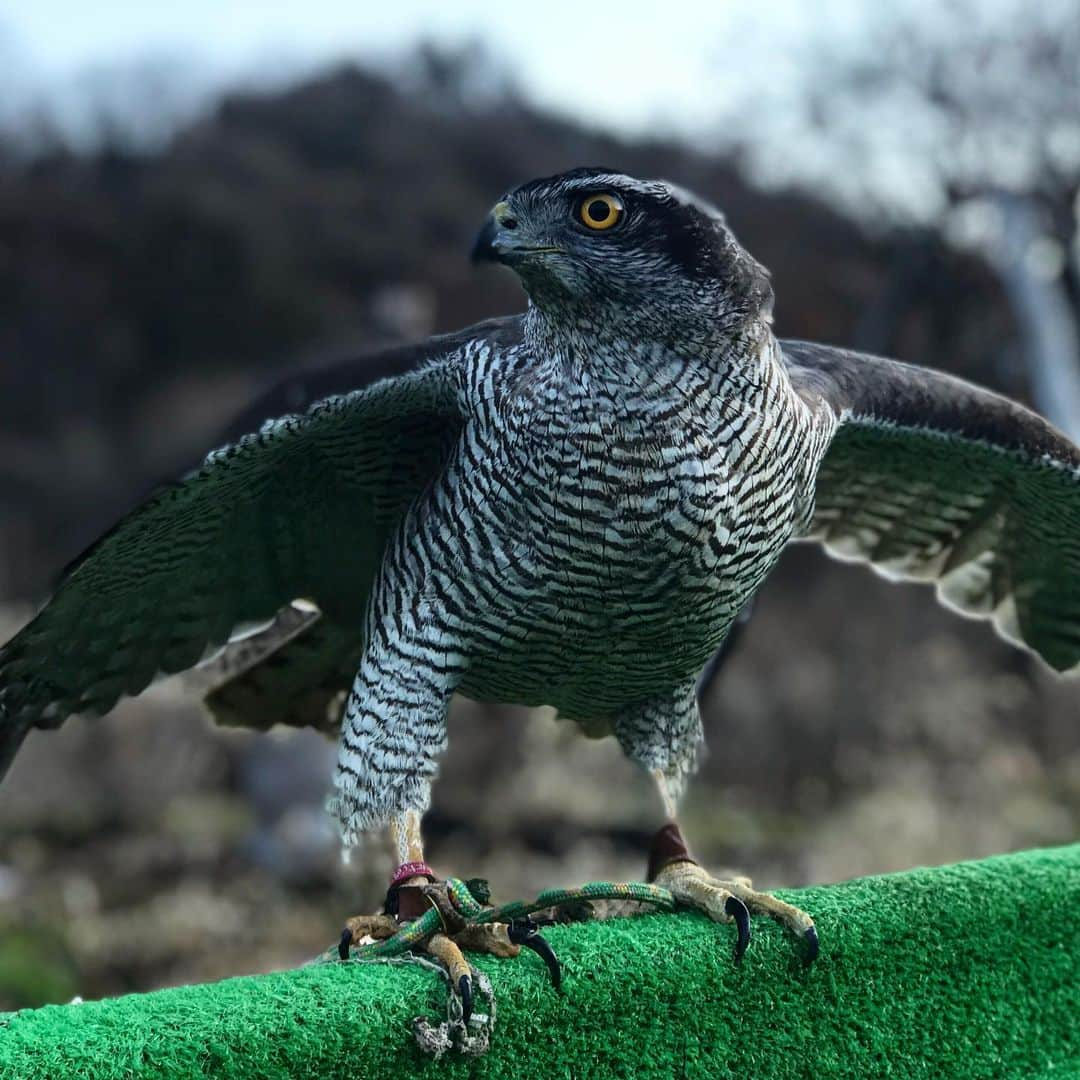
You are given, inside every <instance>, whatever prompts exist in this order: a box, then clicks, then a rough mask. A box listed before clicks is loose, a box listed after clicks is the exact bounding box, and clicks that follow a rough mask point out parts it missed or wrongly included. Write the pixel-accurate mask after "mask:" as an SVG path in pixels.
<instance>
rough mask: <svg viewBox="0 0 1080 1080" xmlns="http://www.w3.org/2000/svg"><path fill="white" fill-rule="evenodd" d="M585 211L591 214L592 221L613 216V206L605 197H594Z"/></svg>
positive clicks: (603, 219) (604, 219)
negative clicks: (605, 200)
mask: <svg viewBox="0 0 1080 1080" xmlns="http://www.w3.org/2000/svg"><path fill="white" fill-rule="evenodd" d="M585 213H586V214H588V215H589V220H590V221H607V219H608V218H609V217H611V207H610V206H609V205H608V204H607V203H606V202H604V200H603V199H593V200H592V202H590V203H589V205H588V206H586V207H585Z"/></svg>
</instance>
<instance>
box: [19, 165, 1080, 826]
mask: <svg viewBox="0 0 1080 1080" xmlns="http://www.w3.org/2000/svg"><path fill="white" fill-rule="evenodd" d="M595 193H607V194H610V196H611V198H613V199H615V200H616V201H615V202H614V203H613V204H612V205H613V206H615V207H616V208H617V212H616V211H612V213H613V214H615V221H614V224H613V225H612V226H611V227H610V228H608V227H607V226H605V227H604V229H603V230H602V231H597V230H595V229H593V228H592V227H591V226H590V225H589V224H588V222H586V221H585V220H584V219H583V217H582V214H583V213H584V209H585V204H586V201H587V200H588V199H589V198H591V197H592V196H593V195H594V194H595ZM598 212H600V211H598ZM608 224H609V225H611V222H610V221H609V222H608ZM480 253H481V254H486V255H488V256H490V257H496V258H498V259H499V260H500V261H503V262H506V263H508V264H509V265H511V266H512V267H513V268H514V269H515V270H516V271H517V273H518V274H519V276H520V277H521V280H522V282H523V284H524V285H525V288H526V290H527V292H528V293H529V296H530V300H531V303H530V306H529V309H528V311H527V313H526V314H525V315H524V316H521V317H512V318H507V319H501V320H493V321H491V322H488V323H485V324H481V325H479V326H477V327H473V328H470V329H468V330H465V331H462V332H460V333H458V334H454V335H449V336H447V337H444V338H435V339H432V340H431V341H429V342H427V343H425V344H424V345H423V346H420V347H417V348H414V349H411V350H410V349H406V350H394V351H391V352H387V353H384V354H382V355H381V356H380V357H379V358H377V360H376V365H377V368H378V370H379V371H380V373H387V374H389V375H390V377H388V378H383V379H380V380H378V381H375V382H372V383H370V385H367V386H363V387H361V388H358V389H356V390H355V391H353V392H352V393H347V394H337V395H333V396H330V397H327V398H324V399H322V400H321V401H318V402H317V403H316V404H315V405H313V406H312V407H311V409H310V410H308V411H306V412H304V413H302V414H293V415H287V416H284V417H282V418H281V419H278V420H274V421H271V422H269V423H267V424H266V425H264V426H263V427H262V428H261V430H259V431H258V432H257V433H255V434H252V435H247V436H244V437H242V438H240V439H239V440H238V441H236V442H233V443H232V444H230V445H228V446H226V447H225V448H223V449H222V450H219V451H216V452H215V453H213V454H211V455H210V456H209V457H208V458H207V460H206V463H205V464H204V466H203V467H202V468H201V469H200V470H198V471H197V472H195V473H193V474H191V475H189V476H188V477H186V478H185V479H184V480H183V481H181V482H180V483H179V484H178V485H176V486H174V487H172V488H169V489H166V490H165V491H163V492H162V493H161V494H159V495H158V496H156V497H155V498H154V499H152V500H151V501H150V502H149V503H147V504H145V505H144V506H142V507H140V508H139V509H138V510H136V511H135V512H134V513H133V514H131V515H130V516H129V517H128V518H125V519H124V520H123V521H122V522H121V523H120V524H119V525H118V526H117V527H116V528H115V529H114V530H113V531H112V532H111V533H109V534H108V535H107V536H106V537H104V538H103V539H102V540H101V541H100V542H99V543H98V544H97V545H96V546H95V547H94V548H93V549H91V551H90V552H88V553H87V555H86V556H84V557H83V558H82V559H81V560H80V561H79V562H78V563H77V564H76V565H75V567H74V568H73V569H72V570H71V571H70V573H69V574H68V576H67V577H66V579H65V581H64V583H63V584H62V585H61V587H60V589H59V590H58V591H57V594H56V595H55V596H54V597H53V599H52V600H51V601H50V603H49V604H48V605H47V606H46V607H45V609H44V610H43V611H42V613H41V614H40V615H39V616H38V617H37V618H36V619H35V620H34V621H33V622H32V623H31V624H30V625H29V626H28V627H26V628H25V629H24V630H23V631H22V632H21V633H20V634H19V635H17V636H16V637H15V638H14V639H13V640H12V641H11V642H9V643H8V645H7V646H5V647H4V649H3V650H2V651H0V709H2V710H3V715H2V717H0V765H6V763H7V761H9V760H10V758H11V756H12V755H13V754H14V752H15V749H16V748H17V746H18V744H19V742H20V741H21V739H22V737H23V735H24V734H25V732H26V731H27V730H29V728H30V727H31V726H34V725H37V726H53V725H55V724H57V723H59V722H61V721H62V720H63V719H64V718H65V717H66V716H67V715H69V714H71V713H73V712H92V713H101V712H105V711H108V709H110V708H111V707H112V706H113V704H115V702H116V701H117V699H118V698H119V697H120V696H122V695H123V694H129V693H137V692H138V691H139V690H141V689H142V688H143V687H144V686H145V685H146V684H147V683H148V682H149V681H150V679H151V678H153V676H154V675H155V674H157V673H159V672H171V671H177V670H182V669H184V668H187V667H190V666H191V665H193V664H194V663H196V661H198V660H199V658H200V657H202V656H204V655H206V654H207V652H208V651H210V650H212V649H214V648H215V647H219V646H221V645H222V644H223V643H225V642H226V641H227V639H228V638H229V635H230V633H232V632H233V631H234V629H235V628H236V627H237V626H238V625H240V624H242V623H250V622H258V621H266V620H271V619H274V618H275V616H276V617H277V621H276V623H275V624H274V626H272V627H271V628H270V629H265V630H263V631H261V632H260V633H259V634H256V635H255V636H254V637H252V638H250V639H248V640H247V641H246V642H244V643H242V644H233V645H228V646H227V647H226V651H225V653H224V657H223V659H222V660H219V661H218V663H219V665H220V666H221V671H222V673H223V674H224V681H223V682H222V684H221V685H219V686H218V687H217V688H216V689H215V691H214V692H213V693H212V694H211V697H210V704H211V707H212V708H213V709H214V710H215V711H216V712H217V713H218V714H219V715H220V716H222V717H223V718H226V719H229V720H231V721H233V722H236V721H239V722H250V723H253V724H254V725H255V726H266V725H267V723H269V722H274V721H284V722H290V723H307V722H310V723H315V724H316V726H324V727H325V726H327V715H328V709H332V708H334V707H335V705H336V704H337V702H339V701H340V700H341V699H342V697H344V701H345V704H344V709H343V713H342V724H341V741H340V750H339V763H338V772H337V775H336V777H335V787H336V796H335V800H334V806H335V809H336V812H337V815H338V818H339V820H340V822H341V826H342V832H343V836H344V838H345V840H346V842H348V843H352V842H354V841H355V840H356V838H357V836H358V835H359V834H360V833H361V832H363V831H364V830H366V829H370V828H372V827H374V826H376V825H378V824H380V823H382V822H384V821H386V820H388V819H390V818H393V817H396V816H398V815H401V814H402V813H404V812H405V811H408V810H423V809H425V808H426V806H427V804H428V799H429V788H430V782H431V779H432V778H433V776H434V775H435V771H436V766H437V759H438V756H439V754H440V753H441V751H442V750H443V748H444V746H445V742H446V731H445V714H446V708H447V704H448V701H449V698H450V696H451V694H452V693H453V692H455V691H461V692H463V693H465V694H468V695H470V696H473V697H477V698H482V699H492V700H502V701H512V702H518V703H523V704H548V705H554V706H555V707H557V708H558V709H559V711H560V712H561V713H562V714H563V715H565V716H567V717H569V718H571V719H573V720H576V721H577V722H578V723H580V724H581V726H582V727H583V728H584V729H585V730H586V731H587V732H589V733H590V734H594V735H601V734H607V733H613V734H614V735H615V737H616V738H617V739H618V740H619V742H620V744H621V745H622V747H623V748H624V750H625V751H626V752H627V753H628V754H629V755H630V756H631V757H632V758H634V759H635V760H637V761H638V762H640V763H641V764H642V765H643V766H645V767H647V768H649V769H652V770H654V771H658V772H660V773H662V774H663V775H664V776H666V778H667V782H668V787H669V789H670V790H671V791H672V793H674V794H676V795H677V794H678V792H679V791H680V790H681V788H682V786H683V784H684V782H685V780H686V778H687V776H688V775H689V774H690V773H691V772H692V771H693V767H694V764H695V760H696V756H697V753H698V749H699V747H700V742H701V723H700V718H699V715H698V711H697V704H696V697H695V693H694V687H695V681H696V679H697V677H698V675H699V674H700V672H701V669H702V667H703V666H704V665H705V663H706V661H707V660H708V658H709V657H710V655H712V654H713V653H714V652H715V650H716V649H717V647H718V646H719V645H720V644H721V643H722V642H723V640H724V637H725V635H726V633H727V632H728V629H729V627H730V626H731V624H732V621H733V620H734V619H735V617H736V615H737V614H738V612H739V610H740V609H741V608H742V607H743V606H744V604H745V603H746V602H747V601H748V599H749V598H750V597H751V596H752V595H753V593H754V591H755V590H756V589H757V587H758V585H759V584H760V583H761V581H762V580H763V578H764V577H765V576H766V575H767V573H768V572H769V570H770V569H771V568H772V566H773V565H774V563H775V561H776V559H777V558H778V557H779V554H780V552H781V551H782V550H783V548H784V546H785V545H786V544H787V543H788V542H789V541H791V540H796V539H800V538H805V537H810V538H814V539H818V540H821V541H823V542H824V543H825V544H826V546H827V547H829V548H830V550H833V551H834V552H836V553H839V554H840V555H842V556H844V557H849V558H857V559H861V560H863V561H868V562H871V563H873V564H874V565H875V566H877V567H879V568H880V569H881V570H882V571H883V572H886V573H889V574H892V575H894V576H902V577H912V578H916V579H933V580H938V582H939V590H940V592H941V595H942V598H943V599H944V600H946V601H947V602H949V603H951V604H953V605H954V606H957V607H959V608H960V609H962V610H963V611H965V612H967V613H969V614H975V615H979V616H983V617H991V618H993V620H994V622H995V625H996V626H997V627H998V628H999V630H1001V631H1002V632H1003V633H1005V634H1006V635H1007V636H1009V637H1010V638H1012V639H1013V640H1016V641H1018V642H1020V643H1022V644H1025V645H1026V646H1028V647H1030V648H1032V649H1033V650H1035V651H1036V652H1037V653H1039V654H1040V655H1041V656H1042V657H1043V658H1044V659H1045V660H1046V661H1047V662H1048V663H1050V664H1051V665H1053V666H1054V667H1056V668H1058V669H1059V670H1064V669H1068V668H1071V667H1074V666H1075V665H1076V664H1077V663H1080V618H1078V615H1080V585H1078V584H1077V583H1078V581H1080V574H1078V571H1080V546H1078V544H1077V542H1075V541H1074V540H1073V536H1074V535H1075V533H1076V524H1077V519H1078V518H1080V486H1078V479H1077V476H1078V472H1077V470H1078V469H1080V453H1078V451H1077V450H1076V448H1075V447H1074V446H1073V445H1072V444H1071V443H1069V442H1068V441H1067V440H1066V439H1065V438H1064V437H1063V436H1061V435H1060V434H1059V433H1057V432H1056V431H1054V430H1053V429H1052V428H1050V427H1049V425H1047V424H1046V423H1045V422H1043V421H1042V420H1040V419H1039V418H1038V417H1036V416H1035V415H1034V414H1032V413H1030V412H1029V411H1027V410H1025V409H1023V408H1021V407H1020V406H1018V405H1015V404H1013V403H1011V402H1008V401H1006V400H1004V399H1002V398H1000V397H997V396H996V395H993V394H991V393H989V392H988V391H984V390H980V389H978V388H975V387H972V386H969V385H968V384H965V383H962V382H960V381H959V380H956V379H951V378H949V377H947V376H944V375H938V374H936V373H933V372H928V371H925V370H923V369H917V368H912V367H909V366H906V365H901V364H896V363H894V362H892V361H887V360H880V359H876V358H872V357H865V356H860V355H858V354H854V353H847V352H843V351H841V350H835V349H828V348H825V347H822V346H816V345H809V344H805V343H795V342H787V343H782V342H779V341H777V340H776V339H775V338H774V336H773V334H772V332H771V329H770V321H771V304H772V292H771V288H770V286H769V281H768V275H767V273H766V272H765V271H764V269H763V268H762V267H760V266H759V265H758V264H757V263H756V262H755V261H754V260H753V259H752V258H751V257H750V256H749V255H748V254H747V253H746V252H745V251H743V249H742V248H741V247H739V245H738V244H737V242H736V241H735V238H734V236H733V235H732V234H731V232H730V230H729V229H728V228H727V227H726V225H725V223H724V221H723V219H722V217H721V216H720V215H719V214H718V213H717V212H716V211H715V210H714V209H713V208H711V207H709V206H708V205H707V204H704V203H702V202H700V201H699V200H697V199H695V198H694V197H693V196H690V195H688V194H687V193H685V192H683V191H681V190H679V189H677V188H674V187H672V186H670V185H666V184H663V183H660V182H641V181H637V180H633V179H631V178H629V177H625V176H620V175H618V174H613V173H609V172H607V171H604V170H576V171H575V172H573V173H568V174H563V175H562V176H559V177H553V178H550V179H547V180H542V181H535V182H533V183H531V184H527V185H525V186H523V187H522V188H519V189H517V190H516V191H514V192H512V193H510V194H509V195H508V196H507V197H506V199H504V200H503V201H502V202H500V204H499V206H498V207H497V208H496V212H495V213H494V215H493V218H492V220H491V222H489V224H488V226H487V227H486V229H485V232H484V234H483V235H482V237H481V242H480ZM338 375H340V373H338ZM336 377H337V376H330V377H329V379H330V383H332V382H333V380H334V378H336ZM327 385H329V383H328V384H327ZM309 392H310V391H309V390H307V389H305V388H301V391H300V396H301V397H303V396H304V395H305V394H307V393H309ZM815 498H816V509H815ZM301 598H303V599H306V600H309V601H311V602H312V603H314V604H315V605H316V606H317V608H318V614H314V615H310V616H309V615H304V616H300V615H297V614H296V613H295V611H294V609H292V608H290V607H289V605H290V604H291V603H292V602H293V601H296V600H298V599H301ZM282 613H283V614H282ZM346 690H347V691H348V692H347V694H346V693H344V692H345V691H346ZM330 715H331V717H336V715H337V714H336V712H332V713H330ZM332 722H333V721H331V723H332Z"/></svg>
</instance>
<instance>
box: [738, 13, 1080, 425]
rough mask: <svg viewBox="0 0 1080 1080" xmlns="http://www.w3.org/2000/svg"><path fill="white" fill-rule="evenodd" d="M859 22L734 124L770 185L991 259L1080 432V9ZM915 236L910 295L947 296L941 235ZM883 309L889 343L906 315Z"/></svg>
mask: <svg viewBox="0 0 1080 1080" xmlns="http://www.w3.org/2000/svg"><path fill="white" fill-rule="evenodd" d="M847 18H848V21H849V23H850V21H851V18H852V12H851V11H850V10H848V11H847ZM859 19H861V20H862V22H861V24H860V23H859ZM855 22H856V24H857V25H856V27H855V29H852V27H851V25H847V26H846V27H840V26H838V25H833V24H830V23H829V22H828V21H822V22H820V23H815V24H813V25H812V27H811V28H810V32H809V33H803V34H802V35H801V37H800V39H799V41H798V42H797V43H793V44H792V46H791V48H790V49H789V50H788V57H787V59H788V62H789V68H788V71H787V75H788V76H789V77H787V78H777V77H776V71H775V70H770V71H769V72H768V78H769V80H770V85H769V86H768V87H767V88H762V87H761V86H760V85H759V84H758V83H757V82H755V81H751V82H749V83H747V87H746V90H747V93H750V94H754V95H755V107H754V108H753V109H752V110H751V109H747V108H746V101H745V100H742V99H740V100H738V101H732V102H731V108H730V112H729V115H728V117H727V120H726V123H725V129H726V130H729V131H734V132H735V141H736V142H737V143H738V144H739V145H740V147H741V150H742V152H743V155H744V161H745V162H746V164H747V165H748V166H749V168H750V169H751V171H752V172H753V173H754V174H755V175H756V176H757V177H767V178H771V179H772V180H773V182H781V183H789V182H791V181H793V180H794V181H796V182H797V183H798V184H799V186H806V187H810V188H812V189H813V190H814V191H815V192H818V193H825V194H828V195H831V196H832V198H833V199H835V200H837V201H839V202H840V203H842V204H843V206H844V208H845V210H846V211H848V212H849V213H851V214H853V215H854V216H855V217H857V218H858V219H860V220H861V221H863V222H864V223H865V224H866V225H867V226H869V227H871V228H880V227H881V226H882V225H885V226H893V227H896V226H901V227H907V228H912V227H915V229H916V230H920V229H921V230H925V229H926V228H928V227H929V228H930V229H931V230H932V231H935V232H940V233H943V234H944V235H945V236H946V237H947V238H948V239H949V240H950V241H951V242H952V243H954V244H956V245H958V246H960V247H963V248H966V249H968V250H973V251H975V252H977V253H978V254H980V255H981V256H982V257H983V258H984V259H985V260H986V262H987V264H988V265H989V266H990V267H992V268H993V270H994V272H995V273H996V275H997V276H998V278H999V280H1000V283H1001V287H1002V291H1003V293H1004V295H1005V296H1006V297H1007V299H1008V302H1009V304H1010V307H1011V308H1012V311H1013V315H1014V319H1015V321H1016V324H1017V326H1018V328H1019V330H1020V332H1021V335H1022V338H1023V342H1024V358H1025V360H1026V362H1027V363H1028V365H1029V367H1030V379H1031V387H1032V392H1033V395H1034V397H1035V401H1036V404H1037V405H1038V407H1039V408H1040V409H1041V411H1043V412H1044V413H1045V414H1046V415H1047V416H1048V417H1050V418H1051V419H1052V420H1054V421H1055V422H1056V423H1057V424H1058V425H1060V426H1061V427H1062V428H1064V429H1065V430H1067V431H1069V432H1070V433H1071V434H1072V435H1073V437H1080V8H1078V7H1077V4H1076V2H1075V0H1048V2H1044V3H1040V4H1030V3H1025V2H1023V0H999V2H997V3H994V4H992V5H990V4H986V3H982V2H977V0H950V2H948V3H945V4H940V5H933V6H931V5H928V4H925V3H914V2H907V3H900V4H898V5H867V6H865V7H864V8H862V9H861V10H860V11H859V12H858V17H857V18H856V19H855ZM804 29H805V28H804ZM845 29H846V31H847V32H843V30H845ZM759 94H763V95H764V103H763V102H762V101H761V100H759V99H758V98H757V95H759ZM748 116H751V117H753V126H750V125H749V124H748V123H747V122H746V119H745V118H746V117H748ZM740 118H742V119H741V122H740ZM912 236H913V240H912V242H911V243H909V245H908V251H907V253H906V256H905V257H904V258H903V259H901V260H900V262H899V263H898V265H897V267H896V269H895V274H894V280H895V281H896V283H897V289H896V290H894V292H896V293H898V294H899V295H894V297H893V299H894V301H902V299H903V296H904V295H907V294H910V293H911V291H912V290H917V289H918V288H920V287H921V286H926V285H930V286H931V287H932V283H929V282H925V281H924V280H923V277H924V275H923V269H924V267H923V265H922V264H923V263H924V261H925V258H924V256H923V255H921V254H920V252H921V251H922V250H923V248H924V246H925V245H924V244H923V243H920V242H919V238H920V237H925V236H926V233H925V232H919V231H915V232H913V233H912ZM874 314H875V317H876V318H877V320H878V327H879V329H878V331H877V332H878V334H879V335H880V334H881V332H882V331H881V329H880V326H881V319H882V317H884V316H887V315H888V314H889V312H888V310H887V309H886V310H883V309H881V308H879V309H878V310H876V311H875V312H874ZM864 341H865V338H864ZM866 343H868V344H874V342H873V341H870V342H866Z"/></svg>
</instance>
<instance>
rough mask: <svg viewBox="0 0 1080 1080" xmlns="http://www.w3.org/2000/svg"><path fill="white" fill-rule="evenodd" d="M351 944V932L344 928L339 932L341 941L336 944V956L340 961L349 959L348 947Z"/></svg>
mask: <svg viewBox="0 0 1080 1080" xmlns="http://www.w3.org/2000/svg"><path fill="white" fill-rule="evenodd" d="M351 944H352V931H351V930H350V929H349V928H348V927H347V926H346V927H345V929H344V930H342V931H341V940H340V941H339V942H338V947H337V954H338V956H340V957H341V959H342V960H348V959H349V946H350V945H351Z"/></svg>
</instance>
